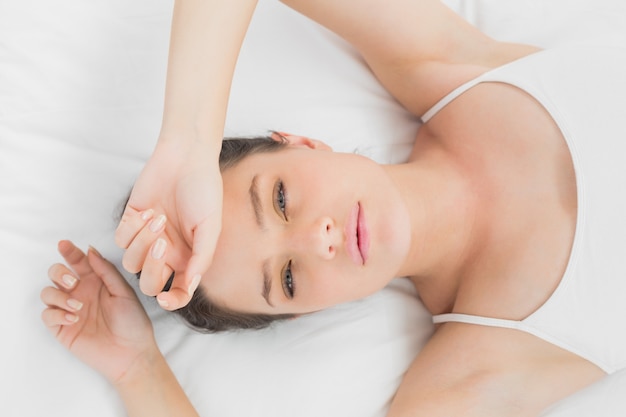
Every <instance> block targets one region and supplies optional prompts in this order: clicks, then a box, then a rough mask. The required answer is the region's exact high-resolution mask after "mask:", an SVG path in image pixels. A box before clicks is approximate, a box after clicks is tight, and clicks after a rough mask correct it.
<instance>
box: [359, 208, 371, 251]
mask: <svg viewBox="0 0 626 417" xmlns="http://www.w3.org/2000/svg"><path fill="white" fill-rule="evenodd" d="M358 206H359V215H358V221H357V229H356V236H357V244H358V246H359V252H360V253H361V259H363V263H365V262H367V256H368V254H369V251H370V234H369V230H368V229H367V223H366V222H365V213H363V210H362V208H361V204H359V205H358Z"/></svg>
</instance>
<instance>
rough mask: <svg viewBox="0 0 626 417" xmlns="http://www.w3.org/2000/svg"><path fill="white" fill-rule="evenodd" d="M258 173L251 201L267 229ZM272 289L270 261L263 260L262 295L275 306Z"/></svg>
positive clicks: (255, 212) (254, 180)
mask: <svg viewBox="0 0 626 417" xmlns="http://www.w3.org/2000/svg"><path fill="white" fill-rule="evenodd" d="M257 177H258V175H255V176H254V177H253V178H252V182H251V183H250V190H249V193H250V201H251V202H252V209H253V211H254V218H255V219H256V223H257V225H258V226H259V228H260V229H261V230H263V229H265V219H264V218H263V205H262V204H261V198H260V197H259V189H258V183H257ZM271 291H272V277H271V273H270V267H269V262H268V261H267V260H266V261H265V262H263V291H261V295H262V296H263V298H264V299H265V302H267V304H268V305H269V306H270V307H274V304H272V302H271V301H270V292H271Z"/></svg>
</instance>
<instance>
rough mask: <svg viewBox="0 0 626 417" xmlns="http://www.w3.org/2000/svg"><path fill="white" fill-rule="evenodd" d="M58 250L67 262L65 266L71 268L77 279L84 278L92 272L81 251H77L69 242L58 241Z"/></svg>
mask: <svg viewBox="0 0 626 417" xmlns="http://www.w3.org/2000/svg"><path fill="white" fill-rule="evenodd" d="M58 249H59V253H60V254H61V256H63V258H64V259H65V261H66V262H67V265H68V266H69V267H70V268H72V269H73V270H74V271H75V272H76V273H77V274H78V276H79V277H81V278H82V277H85V276H86V275H88V274H89V273H91V272H92V268H91V266H90V265H89V261H88V260H87V257H86V256H85V254H84V253H83V251H82V250H80V249H78V248H77V247H76V246H75V245H74V244H73V243H72V242H71V241H69V240H62V241H60V242H59V245H58Z"/></svg>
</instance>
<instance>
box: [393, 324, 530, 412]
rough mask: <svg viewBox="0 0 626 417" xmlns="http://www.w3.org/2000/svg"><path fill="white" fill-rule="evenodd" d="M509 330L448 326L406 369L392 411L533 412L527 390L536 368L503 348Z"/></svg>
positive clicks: (506, 341)
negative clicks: (528, 401) (516, 361)
mask: <svg viewBox="0 0 626 417" xmlns="http://www.w3.org/2000/svg"><path fill="white" fill-rule="evenodd" d="M500 330H502V333H503V334H493V333H494V332H498V331H500ZM506 332H511V331H510V330H503V329H487V328H481V327H480V326H468V325H462V324H457V323H449V324H446V325H445V326H442V327H441V328H440V329H439V330H438V331H437V332H436V333H435V335H434V336H433V338H432V339H431V340H430V341H429V343H428V344H427V345H426V347H425V348H424V349H423V350H422V352H420V354H419V355H418V357H417V358H416V359H415V361H414V362H413V364H412V366H411V368H410V369H409V371H408V372H407V373H406V374H405V377H404V380H403V381H402V384H401V386H400V388H399V390H398V392H397V394H396V397H395V398H394V401H393V404H392V406H391V409H390V411H389V414H388V417H409V416H411V417H421V416H424V417H426V416H428V417H449V416H455V415H458V416H461V415H462V416H464V417H473V416H476V417H478V416H480V417H489V416H494V417H495V416H497V417H502V416H509V417H514V416H522V415H527V413H528V412H529V408H533V407H532V405H531V404H530V403H527V402H526V401H525V400H523V399H524V398H525V395H522V394H524V388H523V387H524V386H525V385H526V383H527V382H528V377H529V375H530V372H531V371H529V370H528V369H526V367H524V366H519V364H516V363H515V361H514V360H513V358H512V357H511V355H509V354H506V353H504V354H503V352H505V349H506V347H504V346H502V344H503V343H510V342H511V339H509V338H507V337H506V336H507V335H506V334H504V333H506ZM513 350H515V349H513ZM513 355H515V352H513ZM518 359H521V361H520V363H523V362H524V360H523V358H518ZM531 369H532V367H531ZM524 413H526V414H524Z"/></svg>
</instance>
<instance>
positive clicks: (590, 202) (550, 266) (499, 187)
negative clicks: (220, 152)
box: [43, 1, 626, 416]
mask: <svg viewBox="0 0 626 417" xmlns="http://www.w3.org/2000/svg"><path fill="white" fill-rule="evenodd" d="M294 3H297V4H296V5H295V7H296V8H298V9H299V10H301V11H303V12H304V13H306V14H307V15H309V16H312V17H313V18H314V19H316V20H318V21H320V22H322V23H323V24H325V25H327V26H328V27H330V28H331V29H333V30H334V31H336V32H337V33H339V34H340V35H342V36H344V37H345V38H346V39H348V40H349V41H351V42H352V43H353V44H354V45H355V46H356V47H357V48H358V49H359V50H360V52H361V53H362V54H363V56H364V57H365V59H366V60H367V62H368V64H369V65H370V67H371V68H372V69H373V71H374V72H375V73H376V74H377V76H378V77H379V79H380V80H381V82H382V83H383V84H385V86H386V87H387V88H388V89H389V90H390V91H391V92H392V93H394V95H395V96H396V97H397V98H398V100H400V101H401V102H402V103H403V104H404V105H405V106H406V107H407V108H408V109H410V110H411V111H413V112H414V113H415V114H416V115H420V116H422V119H423V120H424V122H425V124H424V125H423V126H422V128H421V129H420V131H419V134H418V136H417V138H416V143H415V147H414V150H413V152H412V155H411V157H410V160H409V161H408V162H407V163H406V164H402V165H396V166H379V165H377V164H375V163H373V162H371V161H369V160H367V159H365V158H362V157H359V156H356V155H342V154H335V153H331V152H330V151H329V149H327V147H325V146H324V145H323V144H321V143H319V142H317V141H314V140H311V139H308V138H303V137H299V136H295V135H284V138H285V140H286V141H287V142H288V145H285V149H280V150H277V151H275V152H265V153H258V154H253V155H249V156H247V157H245V158H243V159H241V160H240V161H239V162H237V163H236V164H234V165H233V166H230V167H228V168H225V169H224V171H223V172H222V180H223V190H224V194H223V200H222V202H223V212H224V213H227V215H225V216H224V217H223V220H222V231H221V233H220V235H219V238H218V240H217V245H216V250H215V256H214V259H213V261H212V263H211V264H210V266H208V268H207V269H208V270H207V272H205V273H204V274H202V276H201V278H200V279H199V280H197V282H194V283H193V285H192V288H191V289H192V290H193V289H195V287H196V286H199V293H200V294H203V295H204V296H206V297H207V298H208V299H209V300H211V302H213V303H215V304H216V305H218V306H220V307H221V308H223V309H225V310H228V311H236V312H242V313H247V314H266V315H272V316H274V315H298V314H306V313H308V312H311V311H316V310H319V309H322V308H325V307H328V306H330V305H334V304H337V303H340V302H345V301H349V300H353V299H356V298H360V297H363V296H366V295H369V294H371V293H373V292H375V291H377V290H378V289H380V288H382V287H383V286H384V285H385V284H386V283H387V282H388V281H389V280H390V279H391V278H393V277H394V276H396V275H406V276H408V277H409V278H410V279H411V281H412V282H413V283H414V284H415V286H416V288H417V290H418V292H419V294H420V298H421V299H422V301H423V302H424V304H425V305H426V307H427V308H428V309H429V311H430V312H431V313H433V315H435V321H436V322H437V323H441V324H442V325H441V326H440V327H439V328H438V330H437V332H436V333H435V335H434V336H433V338H432V339H431V341H429V343H428V345H427V346H426V347H425V348H424V350H423V351H422V352H421V353H420V354H419V355H418V357H417V358H416V359H415V361H414V363H413V365H412V366H411V368H410V369H409V371H408V372H407V374H406V376H405V379H404V381H403V383H402V385H401V387H400V389H399V391H398V393H397V395H396V397H395V398H394V401H393V404H392V406H391V409H390V411H389V415H390V416H404V415H411V416H419V415H425V416H426V415H427V416H437V415H441V416H448V415H466V416H467V415H469V416H473V415H479V416H489V415H497V416H505V415H506V416H532V415H538V414H539V412H540V411H541V410H542V409H544V408H545V407H547V406H548V405H550V404H552V403H554V402H555V401H558V400H559V399H561V398H563V397H565V396H567V395H569V394H570V393H573V392H575V391H577V390H579V389H581V388H582V387H585V386H587V385H589V384H591V383H592V382H594V381H596V380H598V379H600V378H602V377H603V376H604V375H606V373H611V372H614V371H616V370H619V369H622V368H623V367H625V366H626V356H625V355H626V354H625V353H624V352H626V340H624V338H623V337H621V336H620V335H619V334H617V335H616V334H613V333H616V332H614V329H615V328H621V327H623V317H625V313H626V312H625V311H624V307H622V306H621V305H622V303H621V302H620V300H619V298H618V295H619V294H622V293H623V291H624V290H626V283H625V280H624V279H623V276H624V275H625V274H626V267H625V266H623V265H621V262H620V260H621V256H622V255H621V254H622V253H623V251H624V248H626V225H625V224H624V222H623V221H622V220H621V218H622V213H623V211H624V209H626V201H624V200H625V199H624V196H623V193H621V194H620V192H619V190H623V189H624V186H626V172H625V170H624V168H623V167H622V165H623V164H622V160H623V156H622V155H624V151H625V149H624V143H623V141H621V142H620V141H619V140H616V137H619V136H620V135H624V134H625V133H626V132H624V127H623V126H621V118H620V116H622V118H623V115H624V114H623V113H624V110H623V109H624V106H623V97H624V95H625V94H626V83H625V82H624V80H623V77H622V74H623V70H624V66H626V63H625V62H624V56H625V55H626V53H625V50H624V49H618V48H603V47H580V48H576V49H574V48H564V49H558V50H554V51H538V50H537V49H536V48H532V47H527V46H522V45H510V44H502V43H498V42H496V41H493V40H491V39H488V38H486V37H484V36H483V35H481V34H480V33H478V32H476V31H475V30H474V29H472V28H471V27H469V26H468V25H467V24H465V23H464V22H462V21H460V20H459V19H458V18H456V17H455V16H454V15H452V14H451V13H450V12H449V11H448V10H447V9H445V8H444V7H443V6H441V5H440V4H439V3H437V2H427V1H424V2H420V3H419V4H417V5H416V4H414V3H415V2H410V3H407V4H399V3H398V5H397V8H396V3H394V4H393V5H389V4H385V5H384V6H385V7H383V5H382V3H381V5H379V6H378V7H375V5H370V6H372V7H362V8H358V9H357V8H354V7H353V8H349V4H348V3H349V2H342V3H341V4H340V5H337V4H335V3H333V2H328V4H326V3H325V2H311V3H314V4H306V3H305V2H302V3H304V4H302V3H300V2H294ZM355 11H358V13H355ZM416 21H419V22H423V24H421V25H417V26H418V27H416V25H414V22H416ZM582 81H584V82H582ZM603 102H604V103H607V105H605V106H600V105H599V103H603ZM620 106H621V107H620ZM274 139H276V140H279V139H280V140H281V141H282V138H280V137H275V138H274ZM157 214H158V213H157V212H156V210H153V211H151V210H150V208H147V207H146V208H144V209H143V210H142V211H141V212H138V213H132V212H131V213H129V214H127V216H126V232H125V233H126V235H125V236H124V239H120V243H121V244H122V245H123V246H125V247H128V248H129V249H128V250H127V252H126V254H125V259H124V264H125V266H126V267H127V268H129V269H131V270H139V269H143V271H144V273H145V272H146V271H148V272H149V273H150V274H151V276H152V277H157V279H152V280H150V279H148V280H146V281H144V278H142V281H141V286H142V291H144V292H146V293H148V294H153V295H156V294H159V292H160V291H161V289H162V288H163V285H164V283H165V281H166V280H167V276H168V275H169V274H167V273H165V272H169V268H171V269H173V270H175V271H185V265H186V261H187V259H188V258H189V252H185V250H187V251H188V249H185V247H184V246H181V245H180V243H181V241H182V240H184V239H181V240H179V241H176V239H174V238H172V237H171V236H172V232H169V231H168V230H167V229H165V230H164V226H165V225H164V221H165V218H163V217H161V216H160V215H157ZM168 218H170V216H168ZM168 225H170V230H180V229H177V227H176V225H173V226H174V227H171V224H170V223H168ZM179 233H181V234H184V231H180V232H179ZM187 241H189V240H188V239H187ZM60 249H61V252H62V254H64V256H66V259H67V260H68V263H69V264H70V266H71V267H73V268H74V270H75V271H76V273H77V274H78V275H81V273H82V275H84V276H85V278H83V279H82V281H81V282H80V283H79V284H77V283H76V280H75V278H76V277H75V276H74V275H73V274H72V273H71V271H70V270H69V269H67V268H66V267H64V266H61V265H57V266H55V267H53V269H52V270H51V277H52V279H53V280H54V281H55V283H57V284H58V286H59V288H64V289H52V288H51V289H47V290H45V291H46V293H44V295H43V298H44V301H45V302H46V303H47V304H48V305H50V306H51V307H50V308H49V309H48V310H47V313H46V315H47V317H44V320H45V321H46V323H47V324H48V325H49V326H50V327H52V328H53V329H54V330H55V331H57V332H58V335H59V338H60V339H61V340H62V341H63V342H64V343H66V345H68V347H70V348H71V349H73V350H74V351H75V353H76V354H77V355H79V356H80V357H82V358H83V359H84V360H85V361H86V362H87V363H90V364H92V365H94V362H95V361H94V360H93V359H92V358H90V357H89V354H90V353H91V349H90V347H91V346H92V345H90V342H91V343H93V342H94V340H93V339H92V340H89V338H88V337H87V335H88V334H89V332H87V330H88V329H89V326H91V325H94V323H97V320H96V319H95V318H100V319H101V320H106V322H107V323H112V324H111V326H110V327H109V328H110V329H111V330H112V331H111V332H110V333H107V332H99V333H95V336H92V337H100V338H104V340H113V343H110V344H109V345H106V344H105V345H104V347H103V348H104V349H111V351H112V352H115V353H117V354H118V356H117V357H116V356H112V358H113V359H111V361H112V362H111V363H109V364H107V366H103V368H102V369H101V371H102V372H103V373H104V374H105V375H106V376H107V377H108V378H109V379H110V380H111V381H112V382H114V383H115V384H116V387H117V388H118V390H119V392H120V394H121V395H122V398H124V401H125V403H126V404H127V408H128V410H129V414H131V415H133V413H137V414H139V413H140V412H142V411H143V412H145V411H146V410H145V409H143V407H145V406H154V407H155V409H156V410H158V411H159V412H164V411H163V410H167V409H168V407H169V409H170V410H176V415H186V414H185V413H189V415H193V410H192V409H191V407H190V405H189V403H188V401H187V400H186V398H185V397H184V393H182V391H181V390H180V388H179V387H178V385H177V384H176V381H175V379H174V377H173V376H172V375H171V372H169V370H168V368H167V366H166V364H165V362H164V361H163V358H162V356H161V355H160V354H159V353H158V349H156V347H155V345H154V342H153V339H152V336H151V332H150V328H149V325H147V323H146V321H145V316H142V315H141V314H140V313H135V315H134V316H133V317H134V318H135V320H136V322H135V326H136V330H135V331H132V332H131V331H130V330H129V329H128V328H127V327H126V326H122V325H119V326H115V322H111V321H110V318H109V319H107V317H108V316H107V315H110V316H111V317H115V318H119V317H122V316H121V313H119V311H120V309H121V308H120V309H117V310H116V309H114V308H112V306H107V305H106V304H102V308H98V305H97V304H94V302H95V301H98V300H97V299H94V297H93V296H89V295H87V293H86V292H85V293H84V295H85V297H86V299H85V300H81V299H80V295H81V293H80V291H83V290H81V287H84V286H85V287H86V285H84V284H87V283H88V282H90V283H93V284H89V285H94V286H100V287H102V286H103V285H104V286H106V287H107V288H108V289H109V292H110V294H111V295H112V299H111V298H107V297H108V296H106V297H105V298H100V299H99V302H111V300H113V301H115V302H117V303H120V304H124V305H125V306H127V308H133V309H135V308H136V304H134V302H133V301H132V296H133V294H132V292H131V291H130V290H129V289H128V288H127V287H124V286H123V285H122V284H121V282H122V281H121V280H120V279H119V277H116V274H115V273H114V271H112V270H111V269H110V266H109V265H108V264H107V263H105V262H104V261H103V260H102V259H101V258H99V257H98V255H97V254H96V253H93V251H92V253H90V254H89V255H88V256H89V257H88V258H86V257H85V256H84V255H83V254H82V253H81V252H80V251H79V250H78V249H76V248H74V247H73V246H72V245H71V244H69V243H62V244H61V245H60ZM242 253H245V255H246V256H245V257H243V256H242ZM92 269H93V271H92ZM81 271H82V272H81ZM96 276H98V277H99V278H96ZM63 277H66V278H65V281H64V278H63ZM67 277H69V278H67ZM72 278H74V279H72ZM66 281H67V283H68V284H72V285H71V288H68V287H67V286H65V287H64V282H66ZM174 282H176V280H174ZM84 291H86V290H84ZM190 292H192V291H190ZM102 293H103V294H104V293H106V292H104V291H103V292H102ZM166 295H167V294H166ZM74 296H76V297H75V298H74ZM101 297H103V296H101ZM164 297H165V298H164ZM158 299H159V301H160V302H161V303H162V304H163V305H165V306H166V307H168V308H171V307H172V305H171V304H168V303H169V302H170V300H172V298H168V297H166V296H163V295H162V294H159V297H158ZM69 300H78V301H83V302H87V301H91V302H90V303H89V306H90V308H89V309H88V313H89V314H91V315H87V313H84V312H82V311H83V309H84V308H83V309H81V310H80V311H76V308H77V307H78V306H79V305H80V304H77V302H76V301H71V302H70V301H69ZM71 305H74V307H71ZM72 310H73V311H72ZM66 314H69V316H67V317H66ZM83 315H84V316H83ZM72 322H74V324H72ZM600 322H602V323H603V324H604V326H600V325H599V323H600ZM444 323H445V324H444ZM81 326H82V327H81ZM600 327H603V328H604V329H607V330H601V329H600ZM137 329H141V330H140V331H139V330H137ZM107 338H108V339H107ZM72 342H74V343H73V344H72ZM100 346H103V345H102V344H101V345H100ZM113 364H114V365H116V366H111V365H113ZM154 373H158V375H159V376H160V378H159V379H157V378H153V377H152V376H153V374H154ZM159 392H163V393H166V394H167V395H157V397H158V402H160V403H159V404H158V405H157V404H156V403H155V400H154V397H153V396H152V395H151V394H153V395H154V394H155V393H159ZM156 415H158V414H156Z"/></svg>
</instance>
